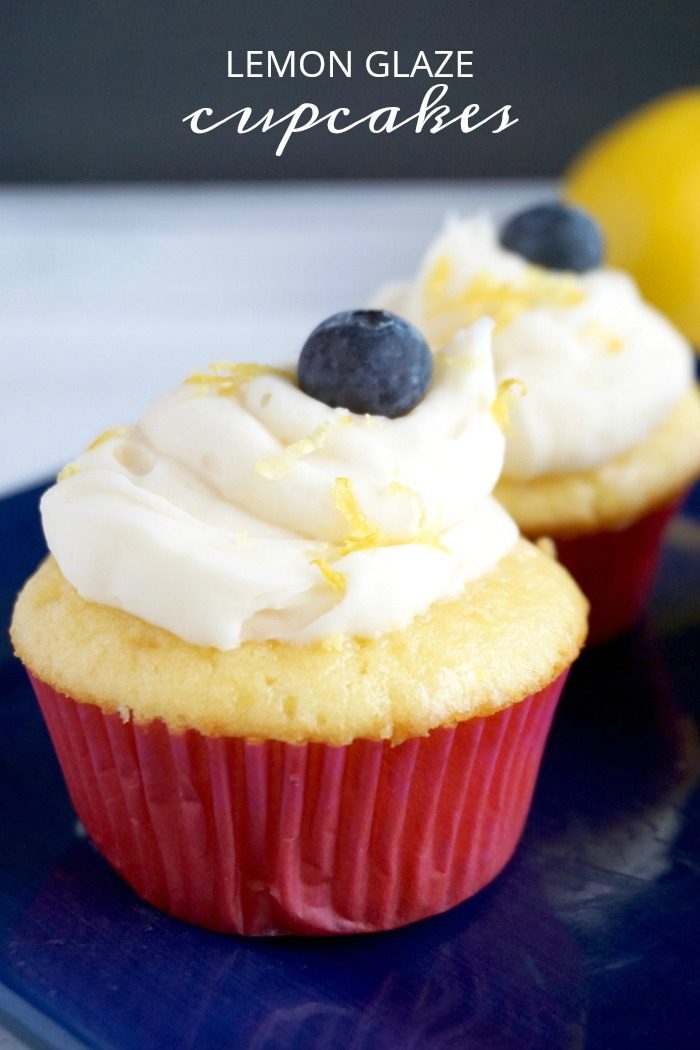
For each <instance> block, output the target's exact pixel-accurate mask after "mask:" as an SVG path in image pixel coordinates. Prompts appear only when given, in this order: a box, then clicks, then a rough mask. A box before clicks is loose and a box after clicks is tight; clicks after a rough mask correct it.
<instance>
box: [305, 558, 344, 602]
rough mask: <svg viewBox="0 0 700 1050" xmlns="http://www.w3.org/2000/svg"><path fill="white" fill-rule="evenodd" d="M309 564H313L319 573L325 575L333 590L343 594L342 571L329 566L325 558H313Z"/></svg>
mask: <svg viewBox="0 0 700 1050" xmlns="http://www.w3.org/2000/svg"><path fill="white" fill-rule="evenodd" d="M311 564H312V565H315V566H316V568H317V569H318V570H319V571H320V572H321V574H322V575H323V576H325V578H326V579H327V580H328V582H329V583H330V585H331V587H332V588H333V590H334V591H336V592H337V593H338V594H345V576H344V575H343V574H342V572H338V571H337V570H336V569H333V568H331V566H330V565H329V564H328V562H327V561H326V559H325V558H314V559H313V560H312V562H311Z"/></svg>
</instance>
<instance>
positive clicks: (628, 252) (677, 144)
mask: <svg viewBox="0 0 700 1050" xmlns="http://www.w3.org/2000/svg"><path fill="white" fill-rule="evenodd" d="M564 192H565V195H566V197H567V198H568V199H569V200H570V201H572V202H573V203H575V204H579V205H581V206H582V207H583V208H586V209H587V210H588V211H589V212H590V213H591V214H592V215H594V216H595V217H596V218H597V219H598V221H599V223H600V224H601V226H602V228H603V232H604V233H605V238H606V245H607V259H608V261H609V262H610V264H611V265H612V266H619V267H621V268H622V269H625V270H629V271H630V272H631V273H632V274H633V276H634V277H635V278H636V279H637V281H638V283H639V285H640V287H641V289H642V292H643V293H644V295H645V296H646V297H647V298H648V299H649V300H650V301H651V302H652V303H655V304H656V306H658V307H659V309H660V310H662V311H663V312H664V313H665V314H667V315H668V316H669V317H670V318H671V320H673V321H675V323H676V324H677V325H678V327H679V328H680V329H681V330H682V331H683V332H684V333H685V334H686V336H687V337H688V339H690V340H691V342H693V343H694V344H695V345H696V346H697V347H700V87H693V88H686V89H684V90H682V91H677V92H674V93H673V94H671V95H665V96H664V97H662V98H660V99H657V100H656V101H654V102H652V103H650V104H649V105H647V106H645V107H643V108H642V109H640V110H638V111H637V112H635V113H633V114H632V115H631V116H629V117H627V118H625V119H624V120H622V121H621V122H620V123H619V124H615V125H614V126H613V127H611V128H609V129H608V130H607V131H605V132H603V134H602V135H600V136H599V137H598V138H596V139H594V140H593V142H592V143H591V144H590V145H589V146H587V147H586V148H585V149H584V150H583V152H582V153H580V154H579V156H578V157H576V158H575V159H574V162H573V164H572V165H571V168H570V169H569V172H568V174H567V176H566V179H565V191H564Z"/></svg>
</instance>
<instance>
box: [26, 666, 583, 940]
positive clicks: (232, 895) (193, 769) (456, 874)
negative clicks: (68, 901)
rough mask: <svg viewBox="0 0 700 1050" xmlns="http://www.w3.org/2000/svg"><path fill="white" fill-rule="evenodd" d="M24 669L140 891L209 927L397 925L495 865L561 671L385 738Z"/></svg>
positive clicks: (521, 816) (112, 853)
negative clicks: (204, 709)
mask: <svg viewBox="0 0 700 1050" xmlns="http://www.w3.org/2000/svg"><path fill="white" fill-rule="evenodd" d="M30 677H31V679H32V684H33V686H34V690H35V692H36V695H37V697H38V700H39V703H40V705H41V708H42V711H43V714H44V717H45V719H46V723H47V725H48V728H49V732H50V734H51V737H52V740H53V743H54V746H55V748H56V752H57V754H58V758H59V761H60V763H61V766H62V769H63V773H64V776H65V779H66V783H67V785H68V790H69V792H70V796H71V799H72V801H73V804H74V806H75V808H76V810H77V812H78V815H79V817H80V819H81V821H82V822H83V824H84V825H85V828H86V829H87V831H88V833H89V835H90V836H91V838H92V840H93V841H94V843H95V845H96V846H97V848H98V849H99V850H100V852H101V853H102V854H103V855H104V856H105V857H106V859H107V860H108V861H109V862H110V863H111V864H112V865H113V867H114V868H115V869H116V870H117V871H118V872H119V873H120V874H121V875H122V876H123V877H124V879H126V881H127V882H128V883H129V884H130V885H131V886H132V887H133V889H134V890H135V891H136V893H137V894H139V896H141V897H143V898H144V899H145V900H147V901H149V902H150V903H151V904H153V905H154V906H155V907H157V908H160V909H161V910H163V911H165V912H168V913H169V914H171V915H174V916H177V917H178V918H180V919H184V920H186V921H188V922H192V923H196V924H197V925H201V926H205V927H208V928H210V929H213V930H219V931H222V932H229V933H240V934H248V935H271V934H337V933H355V932H368V931H378V930H386V929H392V928H394V927H397V926H402V925H405V924H406V923H410V922H415V921H416V920H418V919H422V918H424V917H426V916H429V915H434V914H437V913H439V912H442V911H445V910H446V909H448V908H450V907H452V906H453V905H455V904H457V903H459V902H461V901H463V900H465V899H466V898H467V897H470V896H471V895H472V894H474V893H476V892H477V891H478V890H480V889H481V888H482V887H483V886H485V885H486V883H488V882H489V881H490V880H491V879H493V878H494V877H495V876H496V875H497V874H498V873H499V872H500V871H501V869H502V868H503V867H504V865H505V864H506V863H507V861H508V860H509V858H510V857H511V855H512V853H513V851H514V849H515V846H516V844H517V842H518V839H519V837H520V834H521V831H522V828H523V825H524V823H525V819H526V816H527V813H528V809H529V806H530V801H531V798H532V792H533V788H534V784H535V780H536V777H537V772H538V769H539V765H540V760H541V757H542V752H543V750H544V745H545V742H546V738H547V733H548V731H549V726H550V724H551V720H552V716H553V714H554V710H555V707H556V703H557V700H558V697H559V694H560V692H561V689H562V686H563V684H564V680H565V678H566V673H564V674H562V675H561V676H560V677H559V678H557V679H556V680H555V681H554V682H552V683H550V685H549V686H547V687H546V688H545V689H543V690H542V691H541V692H539V693H537V694H534V695H533V696H530V697H528V698H526V699H524V700H522V701H521V702H519V703H516V704H513V705H511V706H509V707H507V708H505V709H504V710H503V711H500V712H498V713H497V714H493V715H489V716H487V717H485V718H474V719H470V720H467V721H464V722H460V723H458V724H457V725H456V726H453V727H450V728H438V729H435V730H433V731H432V732H431V733H429V734H428V735H427V736H424V737H418V738H414V739H410V740H407V741H405V742H404V743H402V744H399V745H397V746H395V747H392V746H391V745H390V744H389V743H387V742H376V741H367V740H356V741H354V742H353V743H352V744H349V745H347V746H345V747H334V746H331V745H326V744H318V743H310V744H304V745H293V744H284V743H280V742H278V741H267V742H263V743H253V742H249V741H246V740H244V739H240V738H235V737H207V736H204V735H202V734H201V733H199V732H197V731H195V730H189V731H187V732H185V733H179V734H177V733H172V732H170V731H169V730H168V729H167V727H166V726H165V725H164V724H163V723H162V722H158V721H156V722H151V723H148V724H145V725H136V724H134V723H133V721H127V722H124V721H122V719H121V718H120V716H119V715H118V714H105V713H103V712H102V710H101V709H100V708H99V707H97V706H95V705H93V704H85V703H79V702H77V701H75V700H72V699H71V698H69V697H67V696H64V695H62V694H61V693H58V692H56V691H55V690H54V689H52V688H51V687H50V686H48V685H46V684H45V683H44V682H42V681H40V680H38V679H36V678H34V677H32V676H31V675H30Z"/></svg>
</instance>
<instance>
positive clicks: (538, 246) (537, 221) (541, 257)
mask: <svg viewBox="0 0 700 1050" xmlns="http://www.w3.org/2000/svg"><path fill="white" fill-rule="evenodd" d="M501 244H502V245H503V247H504V248H507V249H508V250H509V251H511V252H517V253H518V255H522V256H523V258H525V259H529V261H530V262H532V263H536V264H537V265H538V266H544V267H546V268H547V269H548V270H573V271H574V272H575V273H585V272H586V270H594V269H595V268H596V266H600V264H601V263H602V261H603V237H602V234H601V232H600V230H599V228H598V226H597V224H596V223H595V222H594V221H593V219H592V218H591V217H590V215H587V214H586V212H585V211H581V209H580V208H572V207H570V206H569V205H567V204H560V203H558V202H556V201H554V202H552V203H551V204H538V205H537V206H536V207H534V208H527V209H526V210H525V211H521V212H518V214H517V215H514V216H513V218H512V219H510V221H509V222H507V223H506V225H505V226H504V227H503V229H502V231H501Z"/></svg>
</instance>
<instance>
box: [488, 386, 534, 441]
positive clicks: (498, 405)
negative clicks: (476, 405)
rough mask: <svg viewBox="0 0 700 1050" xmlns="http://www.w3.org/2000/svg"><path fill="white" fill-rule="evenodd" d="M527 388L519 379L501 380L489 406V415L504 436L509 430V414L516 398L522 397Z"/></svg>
mask: <svg viewBox="0 0 700 1050" xmlns="http://www.w3.org/2000/svg"><path fill="white" fill-rule="evenodd" d="M525 394H527V387H526V386H525V384H524V383H523V382H522V381H521V380H520V379H502V380H501V382H500V383H499V384H498V390H497V391H496V396H495V398H494V401H493V404H492V405H491V415H492V416H493V418H494V419H495V420H496V422H497V423H498V425H499V427H500V428H501V430H502V431H503V433H504V434H507V433H508V432H509V430H510V413H511V409H512V407H513V402H514V401H515V399H516V398H517V397H524V396H525Z"/></svg>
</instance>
